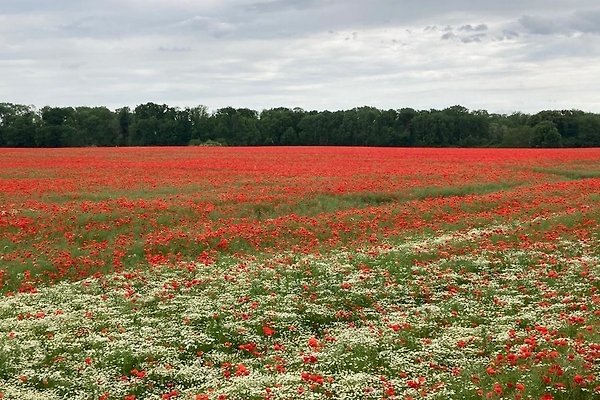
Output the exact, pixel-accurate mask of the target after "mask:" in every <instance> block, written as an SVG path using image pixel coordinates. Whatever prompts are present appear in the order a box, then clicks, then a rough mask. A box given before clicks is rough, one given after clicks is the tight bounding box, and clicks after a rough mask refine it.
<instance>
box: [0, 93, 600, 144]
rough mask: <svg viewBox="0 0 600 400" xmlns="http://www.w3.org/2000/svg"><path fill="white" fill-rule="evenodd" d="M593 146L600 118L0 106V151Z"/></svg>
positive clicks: (454, 111) (569, 113) (459, 110)
mask: <svg viewBox="0 0 600 400" xmlns="http://www.w3.org/2000/svg"><path fill="white" fill-rule="evenodd" d="M219 144H220V145H234V146H273V145H274V146H290V145H308V146H406V147H411V146H422V147H562V146H566V147H594V146H600V115H597V114H591V113H584V112H583V111H578V110H562V111H553V110H547V111H541V112H539V113H537V114H535V115H527V114H523V113H514V114H511V115H499V114H489V113H488V112H487V111H485V110H472V111H470V110H468V109H467V108H465V107H463V106H459V105H456V106H452V107H448V108H446V109H443V110H435V109H434V110H425V111H417V110H414V109H412V108H401V109H398V110H394V109H389V110H381V109H378V108H375V107H368V106H363V107H356V108H353V109H350V110H343V111H334V112H332V111H327V110H325V111H305V110H303V109H301V108H294V109H290V108H285V107H279V108H272V109H268V110H263V111H262V112H260V113H259V112H257V111H255V110H251V109H248V108H237V109H236V108H233V107H225V108H221V109H218V110H216V111H215V112H213V113H211V112H209V111H208V108H207V107H206V106H202V105H200V106H196V107H191V108H184V109H181V108H177V107H170V106H168V105H166V104H156V103H146V104H141V105H139V106H137V107H136V108H135V109H134V110H131V109H130V108H129V107H123V108H119V109H117V110H115V111H111V110H109V109H108V108H106V107H76V108H73V107H48V106H47V107H44V108H42V109H41V110H39V111H36V110H35V109H34V108H33V106H25V105H20V104H11V103H0V146H3V147H83V146H185V145H193V146H198V145H208V146H212V145H219Z"/></svg>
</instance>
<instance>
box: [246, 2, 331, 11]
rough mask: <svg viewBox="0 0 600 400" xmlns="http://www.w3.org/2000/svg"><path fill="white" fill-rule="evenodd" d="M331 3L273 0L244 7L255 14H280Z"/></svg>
mask: <svg viewBox="0 0 600 400" xmlns="http://www.w3.org/2000/svg"><path fill="white" fill-rule="evenodd" d="M328 3H332V1H331V0H329V1H323V0H274V1H261V2H256V3H252V4H249V5H247V6H246V7H244V8H245V9H246V10H247V11H257V12H280V11H288V10H294V9H295V10H305V9H309V8H315V7H323V5H327V4H328Z"/></svg>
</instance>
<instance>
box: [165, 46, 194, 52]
mask: <svg viewBox="0 0 600 400" xmlns="http://www.w3.org/2000/svg"><path fill="white" fill-rule="evenodd" d="M158 51H162V52H165V53H187V52H189V51H192V48H191V47H179V46H160V47H159V48H158Z"/></svg>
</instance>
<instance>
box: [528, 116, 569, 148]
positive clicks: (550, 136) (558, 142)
mask: <svg viewBox="0 0 600 400" xmlns="http://www.w3.org/2000/svg"><path fill="white" fill-rule="evenodd" d="M530 144H531V146H532V147H561V146H562V136H561V135H560V133H559V132H558V129H556V126H555V125H554V123H553V122H552V121H542V122H540V123H538V124H537V125H536V126H535V127H534V128H533V135H532V137H531V142H530Z"/></svg>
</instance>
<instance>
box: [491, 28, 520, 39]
mask: <svg viewBox="0 0 600 400" xmlns="http://www.w3.org/2000/svg"><path fill="white" fill-rule="evenodd" d="M519 36H520V35H519V32H515V31H511V30H510V29H503V30H502V33H501V34H499V35H496V39H497V40H511V39H516V38H518V37H519Z"/></svg>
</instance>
